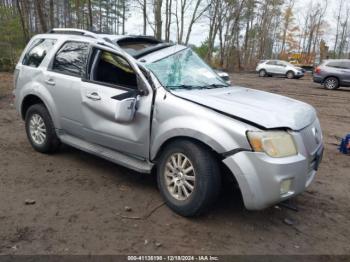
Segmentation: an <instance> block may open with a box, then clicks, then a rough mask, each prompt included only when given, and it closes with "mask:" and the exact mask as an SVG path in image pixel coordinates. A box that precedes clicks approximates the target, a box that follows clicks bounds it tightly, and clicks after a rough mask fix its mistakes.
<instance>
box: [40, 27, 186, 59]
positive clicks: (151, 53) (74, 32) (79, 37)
mask: <svg viewBox="0 0 350 262" xmlns="http://www.w3.org/2000/svg"><path fill="white" fill-rule="evenodd" d="M34 38H55V39H57V40H62V41H64V40H67V41H68V40H69V41H84V42H88V43H95V44H101V45H105V46H108V47H110V48H113V49H116V50H118V51H124V52H126V53H128V54H129V55H131V56H132V57H134V58H135V59H136V60H138V61H141V62H146V61H147V62H149V63H150V62H154V61H156V60H159V59H162V58H164V57H166V56H169V55H171V54H173V53H175V52H178V51H180V50H182V49H184V48H187V47H186V46H182V45H177V44H173V43H166V42H163V41H160V40H157V39H156V38H154V37H153V36H147V35H112V34H99V33H94V32H91V31H87V30H83V29H76V28H54V29H52V30H50V31H49V32H48V33H46V34H39V35H36V36H34ZM135 42H143V43H149V44H150V45H151V46H149V47H146V48H143V49H140V50H137V51H134V52H132V50H130V49H129V50H128V49H126V48H123V47H122V46H121V45H123V44H127V43H135Z"/></svg>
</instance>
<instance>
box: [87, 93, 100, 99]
mask: <svg viewBox="0 0 350 262" xmlns="http://www.w3.org/2000/svg"><path fill="white" fill-rule="evenodd" d="M86 97H87V98H89V99H91V100H94V101H97V100H101V97H100V96H99V95H98V93H97V92H91V93H87V95H86Z"/></svg>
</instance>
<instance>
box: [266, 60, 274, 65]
mask: <svg viewBox="0 0 350 262" xmlns="http://www.w3.org/2000/svg"><path fill="white" fill-rule="evenodd" d="M266 64H268V65H276V61H269V62H267V63H266Z"/></svg>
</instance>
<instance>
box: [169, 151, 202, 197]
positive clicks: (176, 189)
mask: <svg viewBox="0 0 350 262" xmlns="http://www.w3.org/2000/svg"><path fill="white" fill-rule="evenodd" d="M164 176H165V181H166V185H167V189H168V192H169V193H170V195H171V196H172V197H174V198H175V199H177V200H181V201H183V200H186V199H188V198H189V197H190V196H191V194H192V193H193V191H194V188H195V180H196V173H195V170H194V166H193V164H192V162H191V161H190V159H189V158H188V157H187V156H185V155H184V154H182V153H174V154H172V155H171V156H170V157H169V158H168V160H167V162H166V165H165V170H164Z"/></svg>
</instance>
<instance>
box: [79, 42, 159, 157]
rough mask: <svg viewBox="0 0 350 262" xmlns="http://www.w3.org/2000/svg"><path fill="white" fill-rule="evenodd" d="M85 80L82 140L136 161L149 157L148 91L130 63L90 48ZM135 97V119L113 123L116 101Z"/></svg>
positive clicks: (108, 51)
mask: <svg viewBox="0 0 350 262" xmlns="http://www.w3.org/2000/svg"><path fill="white" fill-rule="evenodd" d="M90 65H91V66H90V68H89V72H88V74H87V79H86V80H85V81H84V82H83V83H82V104H81V110H82V113H83V119H84V120H83V125H84V136H85V138H86V140H88V141H90V142H93V143H96V144H99V145H102V146H105V147H108V148H111V149H114V150H117V151H120V152H123V153H127V154H131V155H134V156H137V157H140V158H144V159H148V157H149V138H150V123H151V119H150V118H151V108H152V95H153V92H152V89H151V87H150V86H149V84H148V82H147V80H146V78H145V77H144V76H143V74H142V72H141V71H140V69H139V68H138V66H137V64H136V63H134V62H133V61H132V59H129V58H127V57H126V56H125V55H124V54H121V53H118V52H116V51H111V50H109V49H104V48H101V47H96V48H94V51H93V53H92V56H91V60H90ZM130 97H137V110H136V114H135V117H134V119H133V120H132V121H129V122H120V121H117V120H116V114H117V106H118V103H120V101H122V100H123V99H127V98H130Z"/></svg>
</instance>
